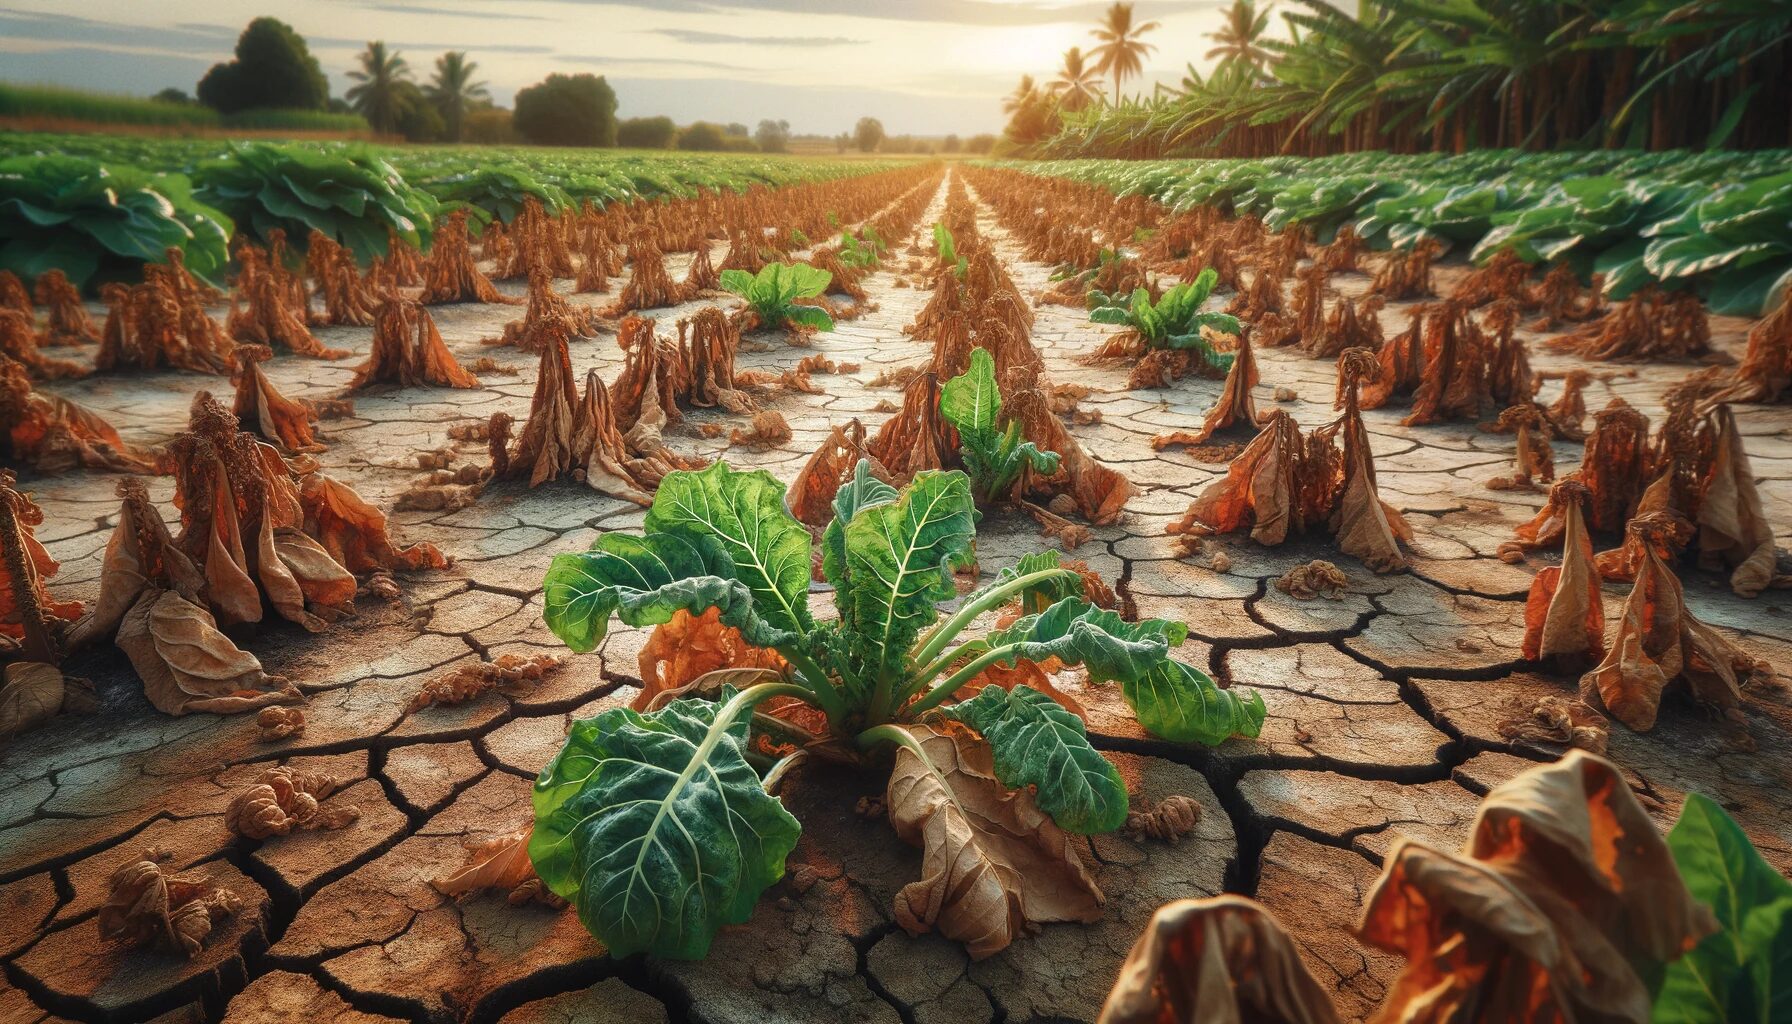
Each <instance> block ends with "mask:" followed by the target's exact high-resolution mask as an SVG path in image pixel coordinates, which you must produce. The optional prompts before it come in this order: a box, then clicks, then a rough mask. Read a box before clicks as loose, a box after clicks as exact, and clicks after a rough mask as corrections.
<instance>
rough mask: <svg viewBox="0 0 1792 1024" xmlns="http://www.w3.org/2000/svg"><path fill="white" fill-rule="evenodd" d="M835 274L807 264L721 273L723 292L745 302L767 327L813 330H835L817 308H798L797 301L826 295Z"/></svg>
mask: <svg viewBox="0 0 1792 1024" xmlns="http://www.w3.org/2000/svg"><path fill="white" fill-rule="evenodd" d="M833 279H834V275H832V274H830V273H828V272H827V271H825V270H818V269H816V268H815V267H811V266H810V265H808V264H807V263H767V264H766V265H765V266H763V267H760V268H759V273H757V274H749V273H747V272H746V271H744V270H724V271H722V290H723V291H729V292H733V293H734V294H736V295H738V296H740V297H741V298H743V299H746V300H747V302H748V303H750V304H751V305H752V307H753V308H754V309H755V310H756V311H758V313H759V318H760V319H761V320H763V321H764V322H765V323H767V324H771V325H774V326H776V325H780V324H791V325H794V326H797V327H813V328H815V329H816V330H818V331H831V330H833V329H834V318H833V317H831V316H828V311H827V310H825V309H822V308H821V307H820V306H799V305H797V304H796V300H797V299H812V298H815V297H816V296H818V295H821V294H823V293H825V292H826V291H827V289H828V283H829V282H831V281H833Z"/></svg>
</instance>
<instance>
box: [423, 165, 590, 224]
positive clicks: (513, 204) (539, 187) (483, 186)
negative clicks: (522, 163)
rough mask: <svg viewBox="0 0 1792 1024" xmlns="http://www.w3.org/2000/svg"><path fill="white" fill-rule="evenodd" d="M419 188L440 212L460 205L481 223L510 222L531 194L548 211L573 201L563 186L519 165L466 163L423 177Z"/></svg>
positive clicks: (458, 207) (568, 204)
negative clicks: (452, 170)
mask: <svg viewBox="0 0 1792 1024" xmlns="http://www.w3.org/2000/svg"><path fill="white" fill-rule="evenodd" d="M423 188H424V190H425V191H427V192H428V193H429V194H430V195H432V196H434V197H435V198H436V199H438V200H440V201H441V203H442V209H443V212H447V211H449V210H457V209H464V210H466V211H467V213H468V216H470V217H471V218H472V219H473V220H475V221H477V222H478V223H479V224H480V225H481V226H484V225H486V224H490V223H491V222H492V219H493V218H497V219H498V220H500V221H503V222H504V223H506V224H508V223H510V222H511V221H513V220H515V219H516V217H517V214H519V213H522V212H523V204H524V203H525V202H527V201H528V200H529V199H530V198H531V197H533V198H535V199H536V200H538V201H540V203H541V205H542V208H543V209H544V210H546V211H547V212H548V213H559V212H560V211H561V210H563V209H567V208H569V207H572V206H574V205H576V204H575V203H574V202H573V199H572V197H571V196H569V195H568V194H567V193H566V190H565V189H563V188H561V187H560V186H558V185H552V184H549V183H547V182H543V181H541V180H539V179H537V178H536V177H535V176H534V175H532V174H530V173H529V172H528V171H525V170H523V169H522V168H520V167H469V168H466V169H464V170H461V171H458V172H456V173H453V174H447V175H443V176H441V177H437V178H432V179H430V180H428V181H425V182H424V183H423Z"/></svg>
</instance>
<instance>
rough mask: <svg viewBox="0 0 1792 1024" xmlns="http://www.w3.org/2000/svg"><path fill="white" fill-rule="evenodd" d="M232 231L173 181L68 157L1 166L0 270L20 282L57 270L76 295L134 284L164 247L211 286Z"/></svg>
mask: <svg viewBox="0 0 1792 1024" xmlns="http://www.w3.org/2000/svg"><path fill="white" fill-rule="evenodd" d="M231 230H232V226H231V223H230V218H229V217H227V216H225V215H224V214H223V213H221V212H219V211H218V210H215V209H213V208H212V207H210V206H208V205H206V204H205V203H204V202H201V201H200V200H199V199H197V198H195V197H194V195H193V189H192V186H191V185H190V184H189V183H188V181H187V179H186V178H185V177H183V176H181V175H178V174H151V173H149V172H148V171H144V170H140V169H138V168H136V167H131V166H128V165H123V164H116V163H101V162H99V161H97V160H92V159H88V158H84V157H74V156H48V155H46V156H16V157H11V158H8V159H6V160H0V267H3V268H5V269H7V270H11V271H13V272H14V273H16V274H19V275H20V276H21V277H24V278H25V279H26V280H30V279H32V278H35V277H37V276H38V275H39V274H42V273H43V272H45V271H47V270H56V269H60V270H61V271H62V272H63V273H65V274H67V275H68V279H69V280H70V281H72V282H74V284H75V285H76V286H77V287H79V286H82V285H85V284H87V283H88V282H90V281H92V280H94V279H96V278H102V277H112V276H122V275H127V274H128V275H131V276H135V274H136V273H137V272H138V271H139V270H140V269H141V268H142V265H143V264H145V263H160V262H162V261H163V260H165V259H167V250H168V249H169V247H171V246H172V247H174V248H178V249H180V250H182V252H183V253H184V254H185V256H186V264H187V267H188V268H189V269H190V270H192V271H193V272H194V273H196V274H198V275H200V276H201V277H204V278H206V279H208V280H210V281H212V282H214V283H217V282H218V281H219V280H220V279H221V277H222V271H223V269H224V265H225V264H226V263H227V262H228V261H229V259H230V252H229V244H228V243H229V240H230V233H231Z"/></svg>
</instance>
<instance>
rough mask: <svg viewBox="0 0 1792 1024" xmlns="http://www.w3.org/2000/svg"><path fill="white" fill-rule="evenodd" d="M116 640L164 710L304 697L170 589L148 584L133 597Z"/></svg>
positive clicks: (217, 708)
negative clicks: (148, 587) (134, 599)
mask: <svg viewBox="0 0 1792 1024" xmlns="http://www.w3.org/2000/svg"><path fill="white" fill-rule="evenodd" d="M118 646H119V648H120V649H122V650H123V651H124V652H125V656H126V657H128V658H130V659H131V667H132V668H135V669H136V670H137V675H138V677H139V678H141V679H142V680H143V692H144V696H146V697H148V698H149V702H150V703H151V704H153V705H155V708H156V710H158V711H161V712H162V713H164V714H169V715H185V714H190V713H193V712H210V713H212V714H220V715H228V714H235V713H237V712H241V711H253V710H256V709H258V708H262V707H266V706H268V705H270V704H302V703H304V702H305V697H304V695H303V694H301V693H300V692H299V691H298V689H297V688H295V687H294V686H293V685H292V684H291V683H288V682H286V681H285V680H283V679H280V678H279V677H277V676H269V675H268V674H267V673H265V672H263V671H262V669H261V662H259V661H257V660H256V659H255V656H254V655H252V654H249V653H247V652H245V651H243V650H241V649H240V648H238V647H237V646H236V645H235V644H234V643H231V642H230V638H229V637H227V636H225V635H224V634H223V633H220V632H219V631H218V626H217V623H216V622H215V621H214V620H213V619H212V616H211V613H210V612H208V611H206V610H205V609H204V608H202V607H200V606H199V605H196V604H194V603H192V602H191V601H188V600H187V599H185V598H183V597H181V596H180V595H179V594H176V593H174V592H172V591H166V590H155V589H149V590H145V591H144V592H143V593H142V595H141V596H139V597H138V598H137V602H136V604H134V605H132V606H131V610H130V611H128V612H126V613H125V615H124V619H123V621H122V622H121V623H120V624H119V627H118ZM268 687H274V688H272V689H269V688H268Z"/></svg>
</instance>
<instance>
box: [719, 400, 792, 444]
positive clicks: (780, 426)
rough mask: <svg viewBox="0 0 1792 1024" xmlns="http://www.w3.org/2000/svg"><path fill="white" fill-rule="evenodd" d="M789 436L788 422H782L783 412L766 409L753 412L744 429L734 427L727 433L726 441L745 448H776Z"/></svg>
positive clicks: (788, 438)
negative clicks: (751, 418) (750, 421)
mask: <svg viewBox="0 0 1792 1024" xmlns="http://www.w3.org/2000/svg"><path fill="white" fill-rule="evenodd" d="M791 436H792V435H791V432H790V424H788V423H786V422H784V414H783V413H781V412H778V411H777V410H775V409H766V410H763V411H761V412H756V413H754V414H753V421H752V424H751V425H750V426H749V427H748V428H747V429H746V430H742V429H740V428H739V427H736V428H734V430H733V431H732V432H731V433H729V435H728V443H729V444H731V445H739V446H742V447H746V448H776V447H777V446H778V445H781V444H783V443H784V442H786V441H788V440H790V438H791Z"/></svg>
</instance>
